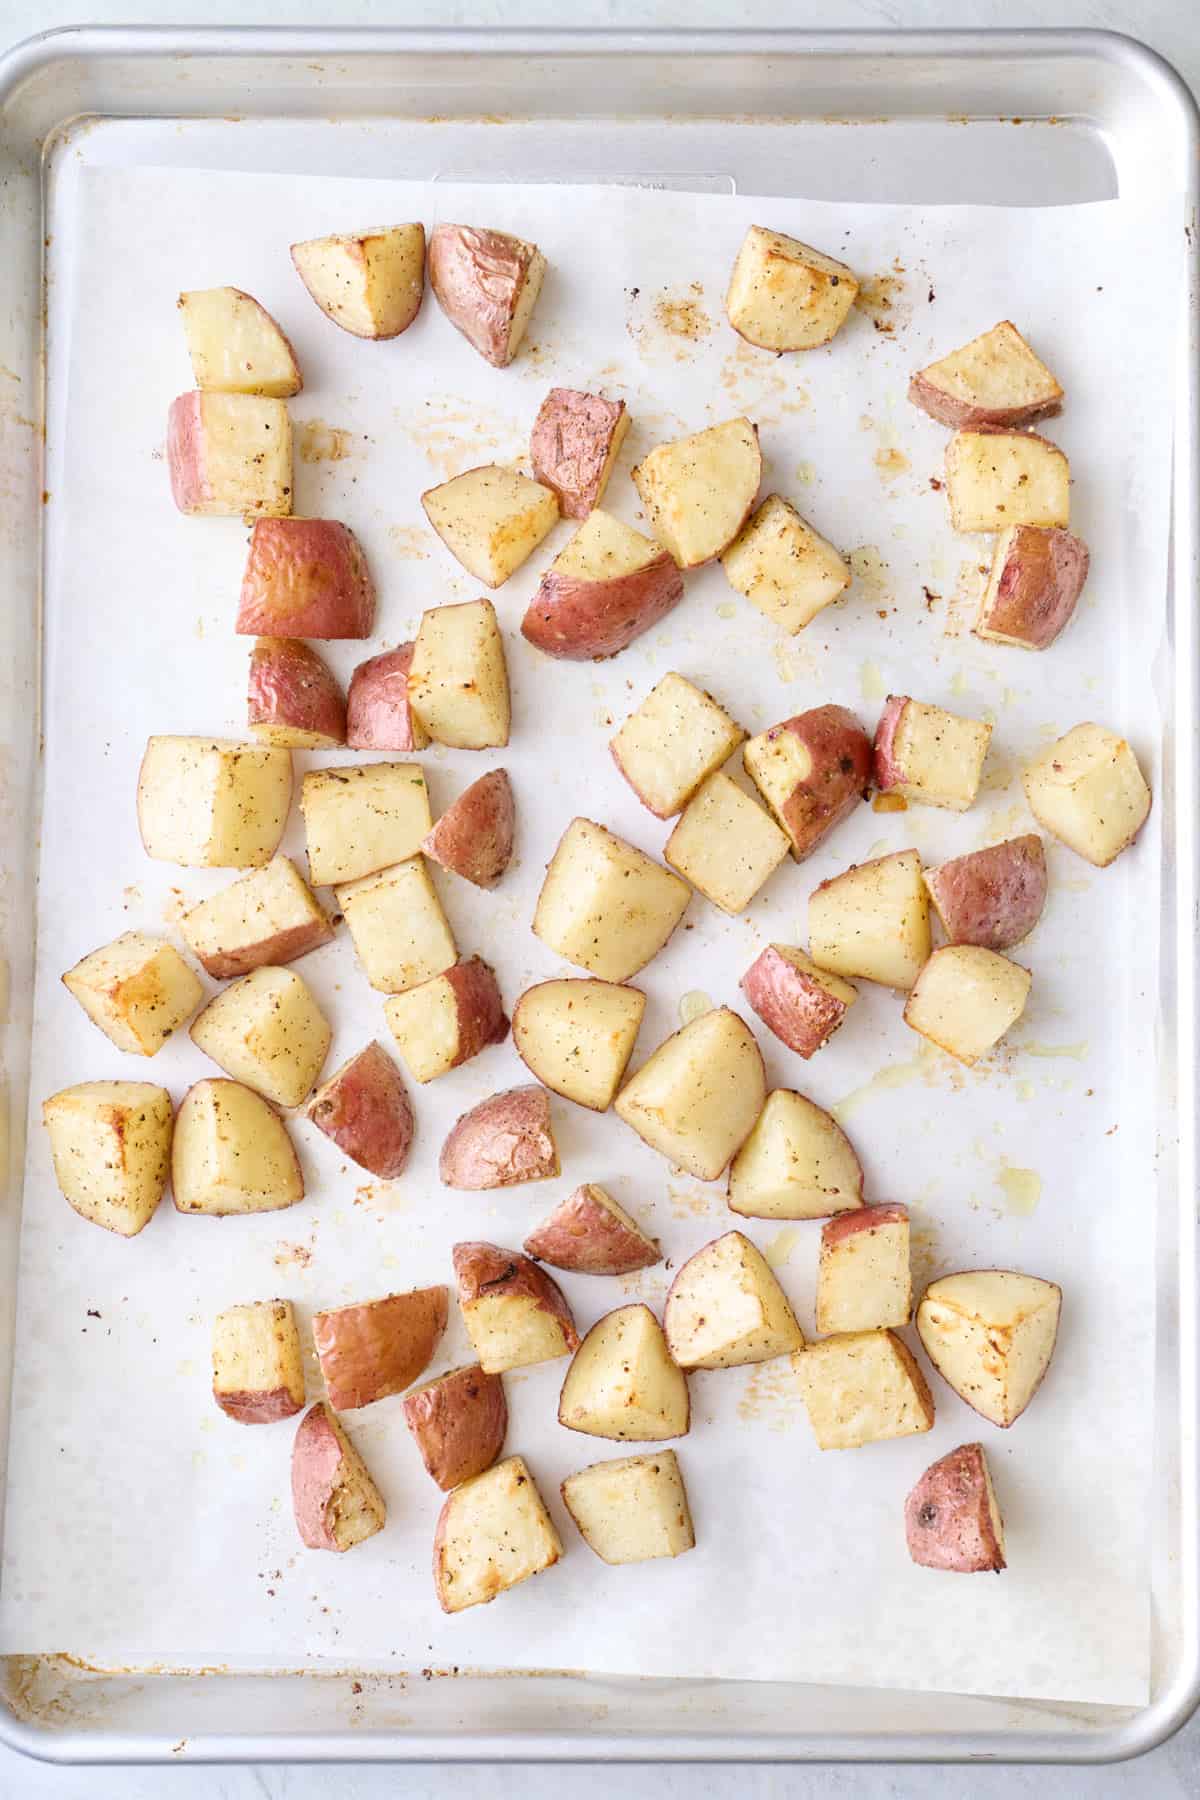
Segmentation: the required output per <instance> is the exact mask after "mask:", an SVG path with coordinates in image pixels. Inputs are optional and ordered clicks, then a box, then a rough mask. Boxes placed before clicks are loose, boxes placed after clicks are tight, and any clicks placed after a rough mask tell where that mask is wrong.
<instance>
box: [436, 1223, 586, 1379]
mask: <svg viewBox="0 0 1200 1800" xmlns="http://www.w3.org/2000/svg"><path fill="white" fill-rule="evenodd" d="M453 1262H454V1275H455V1279H456V1280H457V1282H458V1304H459V1307H460V1309H461V1311H462V1317H463V1324H464V1325H465V1326H466V1328H467V1336H468V1337H469V1338H470V1340H471V1343H472V1346H473V1348H474V1351H475V1354H476V1356H477V1357H478V1358H479V1366H480V1368H481V1369H483V1370H484V1372H485V1373H486V1374H488V1375H502V1374H503V1373H504V1371H505V1370H506V1369H523V1368H526V1367H527V1366H528V1365H529V1364H530V1363H540V1362H553V1361H555V1360H556V1359H557V1358H558V1357H560V1356H573V1355H574V1353H575V1351H576V1350H578V1348H579V1333H578V1332H577V1331H576V1329H575V1321H574V1319H573V1318H572V1316H571V1309H570V1307H569V1306H568V1305H567V1301H566V1297H565V1296H564V1294H563V1291H562V1289H561V1288H560V1287H559V1285H558V1283H557V1282H556V1281H555V1280H554V1278H553V1277H552V1276H550V1275H547V1273H546V1271H545V1270H544V1269H540V1268H539V1267H538V1265H537V1264H536V1263H535V1262H531V1261H530V1259H529V1258H528V1257H527V1256H520V1255H518V1254H517V1252H516V1251H515V1250H505V1249H502V1248H501V1247H500V1246H499V1245H498V1244H484V1243H471V1244H455V1246H454V1251H453Z"/></svg>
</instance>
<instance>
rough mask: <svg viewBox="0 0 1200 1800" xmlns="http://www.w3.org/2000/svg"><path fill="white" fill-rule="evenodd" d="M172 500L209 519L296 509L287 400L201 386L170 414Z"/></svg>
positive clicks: (179, 399)
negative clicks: (217, 390) (218, 390)
mask: <svg viewBox="0 0 1200 1800" xmlns="http://www.w3.org/2000/svg"><path fill="white" fill-rule="evenodd" d="M167 469H168V472H169V474H170V477H171V498H172V499H173V500H174V502H175V504H176V506H177V507H178V508H179V510H180V512H182V513H189V514H192V515H196V516H200V517H207V518H249V517H250V516H251V515H258V516H260V517H261V516H283V515H286V514H287V513H290V512H291V510H292V427H291V422H290V420H289V419H288V410H287V407H286V406H285V405H284V403H283V401H282V400H274V399H270V398H268V397H266V396H264V395H261V394H217V393H205V392H202V391H201V390H200V389H198V388H194V389H193V390H192V391H191V392H190V393H187V394H180V395H178V397H177V398H176V399H174V400H172V402H171V408H170V411H169V413H168V414H167Z"/></svg>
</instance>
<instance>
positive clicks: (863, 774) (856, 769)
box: [742, 705, 873, 862]
mask: <svg viewBox="0 0 1200 1800" xmlns="http://www.w3.org/2000/svg"><path fill="white" fill-rule="evenodd" d="M872 761H873V757H872V750H871V740H870V738H869V737H868V736H867V734H866V732H865V731H864V730H863V728H862V726H861V725H860V724H859V722H858V720H857V719H856V718H855V716H854V714H853V713H852V712H850V711H849V709H848V708H847V707H844V706H830V705H825V706H813V707H810V708H809V710H808V711H807V712H802V713H796V714H795V715H794V716H793V717H792V718H790V719H783V720H781V721H780V723H779V724H778V725H770V726H768V727H767V729H766V731H760V732H759V734H758V736H757V737H752V738H751V739H750V740H749V742H748V743H747V744H746V745H745V747H744V748H743V750H742V767H743V768H744V769H745V771H746V773H747V775H748V776H749V777H750V779H751V781H752V782H753V783H754V785H755V787H756V788H757V789H758V791H759V793H760V794H761V795H762V797H763V799H764V800H765V801H766V803H767V805H768V806H769V807H770V809H771V811H772V813H773V814H774V815H775V818H776V819H777V820H778V822H779V824H780V825H781V826H782V827H783V829H784V831H786V832H787V834H788V837H789V838H790V840H791V845H792V855H793V856H794V857H795V859H796V861H797V862H803V860H804V858H805V857H806V856H810V855H811V854H812V852H813V851H814V850H815V849H816V847H817V845H818V844H819V843H820V842H821V841H822V839H823V838H825V837H826V836H827V835H828V834H829V832H831V831H832V830H833V829H834V827H835V826H837V825H840V824H841V822H842V820H843V819H846V818H848V817H849V816H850V814H851V813H852V812H854V811H855V810H856V809H857V807H858V806H859V805H860V804H861V803H862V802H863V801H864V800H865V799H866V797H867V790H868V788H869V787H870V784H871V769H872Z"/></svg>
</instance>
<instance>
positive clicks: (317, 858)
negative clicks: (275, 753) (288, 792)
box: [300, 762, 433, 887]
mask: <svg viewBox="0 0 1200 1800" xmlns="http://www.w3.org/2000/svg"><path fill="white" fill-rule="evenodd" d="M300 811H301V812H302V813H303V815H304V837H305V842H306V844H307V847H308V873H309V879H310V880H311V882H312V884H313V886H314V887H332V886H333V885H334V884H335V883H336V882H341V881H358V880H359V879H360V877H362V876H364V875H374V874H375V873H376V872H377V871H378V870H379V869H387V868H390V867H391V865H392V864H393V863H400V862H404V861H405V860H406V858H408V857H410V856H415V855H416V854H417V852H418V851H419V850H420V848H421V840H422V838H423V837H424V836H425V834H426V832H427V831H428V830H429V827H430V826H431V825H432V823H433V817H432V814H431V813H430V810H429V790H428V788H427V787H426V785H425V771H424V770H423V769H422V767H421V765H420V763H409V762H384V763H360V764H358V765H357V766H355V767H342V768H337V769H310V770H309V771H308V774H307V775H306V776H305V777H304V780H303V782H302V783H301V785H300Z"/></svg>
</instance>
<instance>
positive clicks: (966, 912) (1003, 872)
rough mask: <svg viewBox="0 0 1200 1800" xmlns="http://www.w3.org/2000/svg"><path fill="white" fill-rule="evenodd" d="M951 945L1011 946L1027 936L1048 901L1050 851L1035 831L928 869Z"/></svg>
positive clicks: (929, 883) (929, 884)
mask: <svg viewBox="0 0 1200 1800" xmlns="http://www.w3.org/2000/svg"><path fill="white" fill-rule="evenodd" d="M924 880H925V886H926V887H927V888H928V889H929V898H930V899H931V900H932V901H933V904H934V908H935V910H936V912H937V916H938V918H939V919H940V920H941V922H942V928H943V929H944V931H945V933H946V936H947V937H948V938H949V940H950V942H951V943H952V944H978V945H980V946H981V947H982V948H983V949H985V950H1007V949H1009V948H1010V947H1011V946H1012V945H1013V944H1019V943H1020V942H1021V940H1022V938H1027V937H1028V936H1029V933H1030V932H1031V931H1032V930H1033V928H1034V926H1035V925H1036V924H1037V922H1038V920H1039V919H1040V918H1041V916H1042V910H1043V908H1044V907H1045V904H1046V886H1047V877H1046V852H1045V849H1044V847H1043V845H1042V840H1041V838H1040V837H1038V835H1037V833H1036V832H1033V831H1031V832H1028V833H1027V834H1026V835H1025V836H1024V837H1019V838H1007V839H1006V840H1005V842H1004V843H1002V844H991V845H989V847H988V848H987V849H986V850H974V851H972V852H971V853H970V854H969V855H967V856H956V857H953V858H952V859H951V860H950V861H949V862H944V863H942V864H941V866H940V867H939V868H936V869H926V870H925V871H924Z"/></svg>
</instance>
